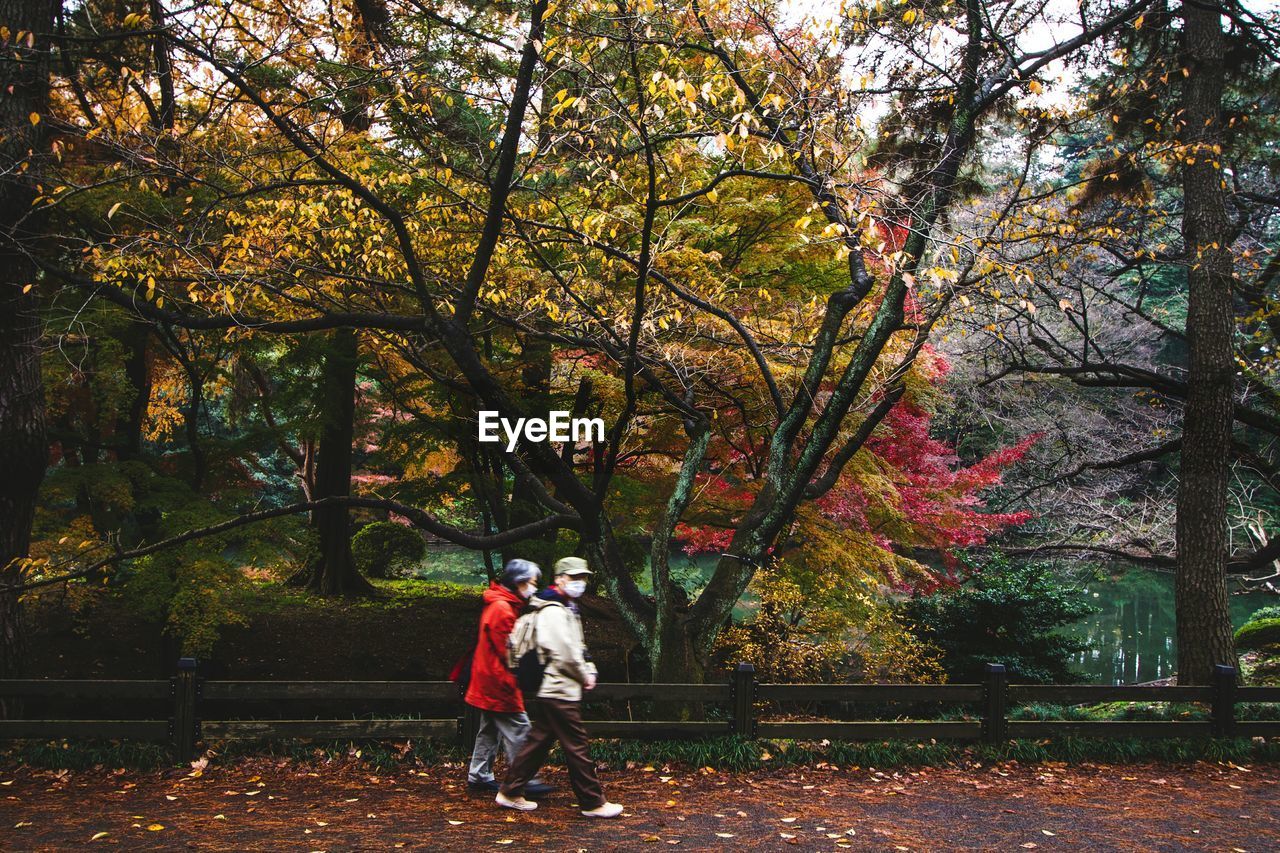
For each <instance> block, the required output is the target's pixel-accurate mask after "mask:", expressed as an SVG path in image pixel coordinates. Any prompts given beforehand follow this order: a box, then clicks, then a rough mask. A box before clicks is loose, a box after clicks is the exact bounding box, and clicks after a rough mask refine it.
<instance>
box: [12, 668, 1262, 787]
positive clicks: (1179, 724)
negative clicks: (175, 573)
mask: <svg viewBox="0 0 1280 853" xmlns="http://www.w3.org/2000/svg"><path fill="white" fill-rule="evenodd" d="M589 696H590V701H591V703H592V704H595V703H598V702H623V701H628V702H629V701H660V702H663V703H691V704H698V705H708V704H712V705H721V706H728V712H729V713H728V717H727V719H721V720H719V721H675V720H591V721H588V723H587V728H588V730H589V731H590V732H591V734H592V735H593V736H595V737H617V738H645V739H683V738H697V737H708V736H713V735H723V734H737V735H740V736H743V737H749V738H769V739H798V740H821V739H830V740H886V739H909V740H927V739H950V740H961V741H964V740H968V741H982V742H985V743H989V744H996V743H1000V742H1002V741H1004V740H1007V739H1010V738H1044V737H1055V736H1063V735H1073V736H1087V737H1158V738H1183V737H1196V736H1217V737H1224V736H1234V737H1256V736H1264V737H1269V736H1280V720H1277V721H1266V722H1251V721H1238V720H1237V719H1236V707H1235V706H1236V703H1239V702H1254V703H1258V702H1261V703H1280V687H1238V686H1237V685H1236V672H1235V670H1234V669H1232V668H1231V667H1226V666H1219V667H1218V668H1217V673H1216V676H1215V679H1214V683H1213V684H1212V685H1210V686H1206V687H1144V686H1114V687H1111V686H1105V685H1087V684H1072V685H1031V684H1009V683H1008V682H1007V674H1006V672H1005V668H1004V667H1003V666H1001V665H999V664H988V665H987V675H986V679H985V680H984V681H983V682H982V683H978V684H768V683H760V682H757V681H756V680H755V671H754V669H753V668H752V667H751V666H750V664H739V665H738V667H737V669H736V670H735V671H734V672H733V673H731V674H730V678H729V680H728V681H727V682H722V683H718V684H599V685H597V686H596V688H595V689H594V690H593V691H592V692H591V693H590V694H589ZM0 697H13V698H21V699H26V700H45V701H46V703H47V701H62V702H68V701H73V702H75V703H76V704H77V706H78V707H86V708H95V707H96V706H97V705H98V704H99V703H104V702H111V701H117V702H118V701H132V702H140V703H146V705H147V706H149V707H153V708H156V709H161V708H162V709H164V711H167V713H168V717H167V719H164V718H159V717H160V714H153V716H155V717H157V718H155V719H123V720H121V719H31V720H28V719H10V720H0V740H2V739H15V738H36V739H71V738H120V739H137V740H150V741H160V742H168V743H170V744H171V745H172V747H173V752H174V757H175V759H176V760H177V761H179V762H184V763H185V762H188V761H190V760H191V759H192V757H193V756H194V754H195V748H196V743H197V742H198V741H200V740H203V739H224V738H226V739H258V738H273V739H275V738H317V739H324V740H338V739H341V740H346V739H364V738H394V739H402V738H403V739H423V738H433V739H437V740H443V741H453V742H455V743H462V744H470V743H471V741H472V740H474V738H475V727H476V724H477V721H478V720H477V715H476V714H475V712H474V710H473V709H467V708H466V706H464V705H463V704H462V703H461V701H460V700H459V697H458V692H457V689H456V687H455V685H454V684H452V683H451V682H448V681H223V680H206V679H204V678H201V677H199V676H197V674H196V661H195V660H194V659H192V658H183V659H182V660H180V661H179V662H178V670H177V674H176V675H175V676H174V677H172V678H170V679H168V680H162V679H157V680H138V681H107V680H52V679H0ZM335 702H347V703H357V704H364V705H365V706H366V707H369V706H376V705H377V704H378V703H387V702H391V703H399V704H400V705H408V706H411V707H412V706H418V707H423V708H426V707H432V706H434V707H437V708H439V707H447V708H450V709H451V710H452V711H453V712H454V715H453V716H449V717H443V718H435V719H393V718H389V717H387V718H374V719H243V718H241V717H242V716H243V713H242V709H243V708H244V707H245V706H251V705H254V704H255V703H256V704H257V705H258V706H261V705H262V704H263V703H273V704H274V705H275V706H276V707H277V708H278V707H289V708H296V707H297V703H305V704H307V705H311V706H312V707H314V706H317V705H320V706H323V705H324V704H325V703H329V704H330V705H332V704H333V703H335ZM1097 702H1190V703H1201V704H1204V705H1207V706H1208V707H1209V708H1210V709H1211V713H1210V719H1209V720H1207V721H1186V722H1183V721H1152V722H1148V721H1115V722H1103V721H1098V722H1093V721H1087V722H1076V721H1045V722H1039V721H1036V722H1029V721H1020V720H1009V719H1008V708H1009V707H1010V706H1018V705H1026V704H1031V703H1043V704H1053V705H1083V704H1093V703H1097ZM778 703H807V704H809V705H810V706H815V705H817V704H829V703H842V704H858V705H869V706H875V707H879V708H884V707H901V706H907V707H908V708H910V707H911V706H914V707H915V708H919V707H921V706H929V707H936V706H953V707H968V708H971V709H976V712H975V713H974V716H977V717H978V718H977V719H972V720H960V721H953V720H893V721H883V720H857V721H840V720H815V721H808V720H805V721H797V720H770V719H768V718H767V717H763V716H762V713H761V712H762V709H765V708H768V707H771V706H774V705H776V704H778ZM237 705H238V706H240V708H239V709H238V710H237V711H236V713H234V714H231V713H227V714H224V716H226V718H225V719H204V714H205V713H206V712H207V711H209V710H213V709H214V708H226V707H229V706H231V707H234V706H237ZM295 713H296V712H295ZM934 713H936V711H935V712H934Z"/></svg>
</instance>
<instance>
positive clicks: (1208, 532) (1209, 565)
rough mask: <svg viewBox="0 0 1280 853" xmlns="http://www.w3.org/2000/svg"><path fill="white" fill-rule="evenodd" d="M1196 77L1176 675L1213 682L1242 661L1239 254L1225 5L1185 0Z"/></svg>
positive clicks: (1186, 175) (1189, 150) (1186, 178)
mask: <svg viewBox="0 0 1280 853" xmlns="http://www.w3.org/2000/svg"><path fill="white" fill-rule="evenodd" d="M1182 17H1183V21H1184V27H1183V36H1184V38H1185V45H1184V47H1185V53H1186V58H1187V62H1186V64H1187V68H1188V71H1189V77H1188V78H1187V82H1186V89H1185V92H1184V96H1183V97H1184V103H1183V111H1184V119H1183V121H1184V122H1185V123H1184V125H1183V133H1182V141H1183V143H1185V145H1186V148H1185V150H1184V154H1183V156H1184V158H1185V163H1184V166H1183V172H1182V188H1183V216H1182V235H1183V243H1184V244H1185V247H1186V255H1187V267H1188V273H1187V283H1188V291H1189V293H1188V301H1187V345H1188V350H1189V356H1188V371H1187V399H1186V404H1185V407H1184V409H1183V427H1182V464H1181V472H1180V479H1179V482H1178V516H1177V531H1176V536H1177V547H1178V563H1177V580H1176V595H1177V619H1178V683H1179V684H1208V683H1209V681H1210V678H1211V677H1212V674H1213V667H1214V665H1215V664H1231V665H1234V664H1235V662H1236V657H1235V649H1234V646H1233V641H1232V635H1231V614H1230V611H1229V610H1228V608H1227V590H1226V557H1227V548H1228V544H1229V543H1228V535H1227V483H1228V477H1229V474H1230V469H1229V462H1228V460H1229V459H1230V458H1231V423H1232V408H1233V383H1234V377H1235V359H1234V348H1233V345H1232V335H1233V333H1234V329H1235V316H1234V311H1233V307H1232V258H1231V251H1230V249H1229V247H1228V245H1227V244H1228V242H1229V241H1230V223H1229V221H1228V219H1227V211H1226V200H1225V195H1226V193H1225V191H1224V189H1223V186H1222V174H1221V167H1220V166H1219V164H1218V160H1219V159H1220V156H1221V155H1220V154H1219V153H1215V152H1214V150H1213V148H1214V146H1216V145H1219V144H1220V142H1221V122H1220V112H1221V105H1222V91H1223V86H1224V69H1223V64H1222V62H1223V52H1224V38H1223V34H1222V28H1221V22H1220V17H1221V16H1220V13H1219V11H1218V10H1217V8H1216V7H1214V6H1212V5H1211V4H1204V5H1201V4H1197V3H1190V2H1188V3H1184V4H1183V8H1182Z"/></svg>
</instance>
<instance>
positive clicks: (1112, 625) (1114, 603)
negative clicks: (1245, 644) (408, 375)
mask: <svg viewBox="0 0 1280 853" xmlns="http://www.w3.org/2000/svg"><path fill="white" fill-rule="evenodd" d="M1082 594H1083V595H1084V596H1085V598H1086V599H1087V600H1088V601H1089V602H1090V603H1091V604H1093V605H1094V606H1095V607H1097V608H1098V612H1097V613H1095V614H1093V615H1092V616H1086V617H1085V618H1084V619H1081V620H1080V621H1079V622H1078V623H1076V624H1075V625H1074V626H1072V627H1071V628H1070V629H1068V630H1067V632H1066V633H1067V634H1069V635H1071V636H1074V637H1079V638H1080V639H1082V640H1084V641H1085V642H1086V643H1088V645H1089V648H1088V650H1087V651H1084V652H1081V653H1080V654H1077V655H1075V656H1074V658H1073V660H1072V669H1073V670H1075V671H1076V672H1078V673H1079V674H1080V675H1081V681H1082V682H1087V683H1098V684H1130V683H1133V682H1140V681H1154V680H1156V679H1157V678H1167V677H1168V676H1171V675H1173V674H1174V672H1176V671H1177V666H1178V658H1177V650H1176V645H1177V640H1176V635H1175V630H1176V629H1175V625H1174V618H1173V617H1174V597H1173V574H1172V573H1171V572H1156V571H1151V570H1149V569H1138V568H1133V569H1129V570H1127V571H1124V572H1123V573H1120V574H1117V575H1115V576H1113V577H1108V578H1104V579H1103V580H1090V581H1088V582H1086V583H1085V584H1084V588H1083V591H1082ZM1228 602H1229V604H1230V607H1231V621H1232V624H1233V625H1234V626H1235V627H1237V628H1239V627H1240V626H1241V625H1243V624H1244V623H1245V621H1247V620H1248V618H1249V614H1251V613H1253V611H1255V610H1257V609H1258V608H1259V607H1265V606H1267V605H1271V604H1280V599H1277V597H1276V596H1274V595H1270V594H1268V593H1248V594H1243V595H1232V596H1230V598H1229V599H1228Z"/></svg>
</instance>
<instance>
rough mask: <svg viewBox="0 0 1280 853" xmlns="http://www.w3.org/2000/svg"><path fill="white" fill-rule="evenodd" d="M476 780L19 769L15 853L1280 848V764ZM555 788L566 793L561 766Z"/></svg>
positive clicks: (243, 765)
mask: <svg viewBox="0 0 1280 853" xmlns="http://www.w3.org/2000/svg"><path fill="white" fill-rule="evenodd" d="M460 774H461V771H460V770H459V769H457V768H449V767H437V768H427V769H423V770H412V769H407V768H406V769H399V768H397V769H395V770H394V771H391V772H387V773H377V772H374V771H371V770H369V769H368V768H367V767H365V766H363V765H361V764H360V763H358V762H354V761H343V762H337V763H333V764H330V765H326V766H321V765H304V764H296V763H292V762H284V761H274V760H268V759H253V760H246V761H240V762H238V763H237V764H235V765H234V766H231V767H218V766H216V765H210V766H209V767H207V768H205V769H204V770H203V771H202V772H199V773H198V774H196V775H188V774H187V773H186V772H184V771H181V770H166V771H155V772H124V771H110V770H94V771H48V770H33V769H30V768H24V767H19V768H13V767H9V768H5V769H0V849H4V850H48V849H70V848H79V847H81V846H86V847H90V848H91V847H92V846H94V845H99V844H100V845H110V846H116V847H123V848H125V849H129V850H174V849H196V850H237V851H241V850H244V851H250V850H356V849H360V850H392V849H398V848H399V849H420V850H441V849H447V850H477V849H494V850H501V849H504V848H506V847H510V848H511V849H518V848H525V847H536V848H538V849H543V850H556V851H560V850H563V851H579V850H587V851H595V850H632V849H634V850H650V851H652V850H659V849H664V848H666V847H668V846H672V847H679V848H680V849H696V850H720V849H723V850H742V849H748V850H787V849H792V847H789V846H788V845H792V846H793V847H794V849H800V850H836V849H861V850H888V851H898V850H954V849H1000V850H1020V849H1028V850H1030V849H1037V848H1038V849H1041V850H1052V849H1058V848H1075V849H1113V850H1183V849H1213V850H1225V851H1231V850H1245V851H1262V850H1276V849H1280V767H1275V766H1263V765H1255V766H1252V767H1247V768H1244V767H1233V766H1230V765H1208V764H1200V765H1195V766H1191V767H1174V766H1169V765H1136V766H1094V765H1073V766H1066V765H1040V766H1036V767H1019V766H1017V765H1013V764H1007V765H1001V766H999V767H973V768H968V769H954V768H945V769H924V770H915V771H905V770H904V771H886V772H878V771H874V770H870V769H867V768H840V769H836V768H830V767H822V766H819V767H816V768H788V769H782V770H776V771H767V772H756V773H743V774H739V773H717V772H710V771H707V770H702V771H687V770H683V771H669V770H665V769H663V768H656V769H652V770H648V769H644V768H636V769H634V770H628V771H624V772H606V773H604V774H603V776H604V780H605V785H606V790H607V792H608V794H609V796H610V797H611V798H612V799H614V800H616V801H618V802H622V803H624V804H625V805H626V806H627V807H628V808H627V811H626V813H625V816H624V817H623V818H621V819H618V820H616V821H609V822H606V821H595V822H593V821H588V820H586V819H584V818H581V817H579V816H578V814H577V812H576V810H574V809H572V808H571V806H572V802H571V799H570V796H569V794H568V793H567V788H565V789H563V790H562V791H561V792H559V793H556V794H553V795H552V796H551V797H550V798H549V799H548V800H546V801H545V802H544V804H543V807H542V808H540V809H539V810H538V811H536V812H533V813H531V814H527V815H517V814H515V813H513V812H510V811H506V810H503V809H499V808H497V807H496V806H494V804H493V803H492V801H491V800H490V799H489V798H488V797H481V796H479V795H473V794H468V793H466V792H465V791H464V790H463V788H462V786H460V785H459V784H458V778H459V776H460ZM548 778H549V780H550V781H552V782H555V783H558V784H561V785H562V786H563V784H564V782H565V780H564V777H563V771H562V770H561V769H560V768H552V769H551V770H550V771H549V772H548ZM99 833H103V834H102V835H99ZM95 836H97V838H96V840H95Z"/></svg>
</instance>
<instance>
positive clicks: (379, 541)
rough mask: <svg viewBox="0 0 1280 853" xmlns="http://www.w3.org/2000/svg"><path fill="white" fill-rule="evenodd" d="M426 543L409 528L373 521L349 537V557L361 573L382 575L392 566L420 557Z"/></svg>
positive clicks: (396, 566)
mask: <svg viewBox="0 0 1280 853" xmlns="http://www.w3.org/2000/svg"><path fill="white" fill-rule="evenodd" d="M426 550H427V543H426V542H424V541H422V537H421V536H420V535H418V532H417V531H416V530H414V529H413V528H411V527H405V526H404V525H403V524H396V523H395V522H394V521H375V522H374V523H373V524H367V525H365V526H364V527H362V528H361V529H360V532H359V533H357V534H356V535H355V536H353V537H351V556H352V558H353V559H354V560H355V561H356V568H357V569H359V570H360V572H361V574H364V575H367V576H368V577H371V578H385V577H387V576H388V575H389V574H390V573H391V571H392V570H393V569H396V568H400V567H401V566H404V565H406V564H408V563H413V562H416V561H418V560H421V559H422V555H423V554H424V553H425V552H426Z"/></svg>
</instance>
